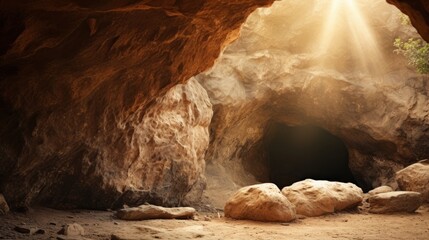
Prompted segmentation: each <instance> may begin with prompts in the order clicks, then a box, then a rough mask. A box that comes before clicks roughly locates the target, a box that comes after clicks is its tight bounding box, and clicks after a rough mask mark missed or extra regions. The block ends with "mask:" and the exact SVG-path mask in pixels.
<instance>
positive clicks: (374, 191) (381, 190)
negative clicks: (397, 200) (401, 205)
mask: <svg viewBox="0 0 429 240" xmlns="http://www.w3.org/2000/svg"><path fill="white" fill-rule="evenodd" d="M393 191H394V190H393V188H391V187H389V186H380V187H377V188H374V189H372V190H371V191H369V192H368V194H369V195H371V196H372V195H375V194H379V193H386V192H393Z"/></svg>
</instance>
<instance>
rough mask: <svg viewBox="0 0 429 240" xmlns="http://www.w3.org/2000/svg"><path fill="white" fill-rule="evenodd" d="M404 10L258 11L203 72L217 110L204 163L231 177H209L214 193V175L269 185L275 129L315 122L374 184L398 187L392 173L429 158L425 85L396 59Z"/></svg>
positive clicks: (285, 5)
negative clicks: (270, 142)
mask: <svg viewBox="0 0 429 240" xmlns="http://www.w3.org/2000/svg"><path fill="white" fill-rule="evenodd" d="M354 2H356V1H354ZM398 13H399V11H397V10H396V9H395V8H394V7H392V6H390V5H388V4H386V3H385V2H383V1H357V2H356V3H355V4H352V3H351V1H298V0H297V1H283V2H276V3H275V4H274V5H273V7H272V8H270V9H260V10H257V11H256V12H255V13H254V14H252V15H251V17H250V18H249V19H248V20H247V22H246V24H245V25H244V27H243V29H242V32H241V36H240V38H239V39H238V40H237V41H236V42H234V43H233V44H232V45H231V46H229V47H228V48H227V49H226V50H225V52H224V53H223V55H222V57H221V58H220V59H219V60H218V62H217V63H216V65H215V67H214V68H213V69H212V70H210V71H209V72H207V73H204V74H200V75H199V76H197V79H198V80H199V81H200V82H201V83H202V85H203V86H204V88H206V89H207V91H208V93H209V96H210V99H211V101H212V103H213V104H214V111H215V113H214V118H213V120H212V124H211V127H210V129H211V138H212V139H211V144H210V147H209V150H208V153H207V156H206V158H207V161H209V162H210V164H211V165H221V166H224V168H225V172H230V173H231V174H227V173H226V174H225V175H226V176H221V177H219V176H207V178H208V179H215V180H213V183H211V182H210V180H209V181H208V194H209V195H210V194H212V195H213V194H215V193H212V192H210V186H211V185H215V184H216V179H218V178H223V179H225V178H229V179H230V180H231V183H233V184H232V185H234V184H236V185H238V186H239V185H246V184H250V183H254V182H257V181H270V179H269V171H270V169H269V168H270V166H269V164H268V163H267V159H268V156H267V152H266V146H265V145H266V144H267V141H266V139H267V138H269V137H270V129H271V126H272V123H282V124H285V125H288V126H301V125H303V126H305V125H312V126H319V127H322V128H323V129H325V130H327V131H328V132H330V133H331V134H333V135H335V136H337V137H338V138H340V139H342V140H343V141H344V143H345V145H346V146H347V149H348V152H349V166H350V168H351V170H352V173H353V175H354V176H355V178H356V180H357V181H358V183H359V184H360V185H361V186H366V187H368V188H370V187H375V186H380V185H382V184H390V185H392V186H394V187H395V183H394V181H393V177H394V173H395V171H396V170H398V169H400V168H402V167H403V166H404V165H408V164H410V163H412V162H415V161H417V160H419V159H423V158H425V157H427V156H428V155H429V141H428V140H429V130H428V129H429V87H428V84H429V82H428V81H429V79H428V78H427V77H424V76H421V75H417V74H415V73H414V71H413V70H412V69H409V68H407V66H406V62H405V61H404V59H402V58H401V56H399V55H397V54H395V53H393V50H394V49H393V47H392V43H393V41H394V39H395V37H397V36H406V35H408V34H412V33H410V31H411V30H407V29H406V28H405V27H404V26H402V25H401V23H400V20H399V18H398ZM304 137H305V136H304ZM308 151H312V149H308ZM311 167H312V166H311V165H309V166H308V168H311ZM235 187H237V186H235Z"/></svg>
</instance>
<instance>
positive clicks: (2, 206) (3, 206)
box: [0, 194, 9, 215]
mask: <svg viewBox="0 0 429 240" xmlns="http://www.w3.org/2000/svg"><path fill="white" fill-rule="evenodd" d="M8 212H9V205H8V204H7V202H6V199H4V196H3V194H0V215H4V214H6V213H8Z"/></svg>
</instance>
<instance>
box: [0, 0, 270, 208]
mask: <svg viewBox="0 0 429 240" xmlns="http://www.w3.org/2000/svg"><path fill="white" fill-rule="evenodd" d="M272 1H273V0H258V1H253V0H252V1H251V0H240V1H233V2H231V1H221V0H219V1H204V0H201V1H192V2H189V1H132V2H130V1H125V0H111V1H95V2H86V1H76V0H70V1H62V2H56V1H51V0H46V1H42V0H39V1H32V2H31V3H23V2H16V1H15V2H14V1H2V2H1V3H0V9H1V15H0V17H1V23H2V24H1V28H0V31H1V32H0V34H1V36H2V40H1V47H0V54H1V59H0V61H1V62H0V78H1V79H2V81H1V83H0V93H1V95H0V99H1V101H0V103H1V112H0V114H1V116H0V121H1V122H0V123H1V129H0V133H1V139H0V141H1V142H0V189H1V190H4V194H5V196H6V197H7V198H8V199H10V203H11V205H12V207H14V206H15V207H16V206H19V205H27V204H30V203H32V202H39V203H43V204H45V205H51V206H57V207H67V206H69V207H88V208H108V207H112V206H113V205H114V204H115V202H116V204H117V205H120V204H121V202H123V201H126V199H127V198H133V196H132V195H134V193H135V194H136V195H139V198H140V199H139V201H145V200H147V201H154V202H158V203H161V204H166V205H168V204H170V205H177V204H179V203H180V202H181V201H182V200H181V198H183V195H184V194H185V193H186V192H188V191H189V190H190V188H191V187H192V185H193V184H194V183H195V181H196V178H198V177H199V172H198V171H196V172H194V173H190V172H189V171H192V169H200V168H201V162H202V161H203V159H202V156H201V155H198V154H200V153H201V151H200V150H201V148H200V147H197V149H196V150H191V151H194V152H192V153H191V152H190V154H194V156H192V158H191V159H175V161H176V162H181V161H182V162H185V161H189V162H188V163H189V164H185V165H183V166H179V165H177V164H174V163H172V162H171V159H170V160H167V161H166V162H163V161H164V159H162V156H161V155H159V154H158V155H157V154H156V153H154V152H152V154H153V155H151V153H147V149H145V147H144V146H141V145H138V144H140V143H141V142H139V141H140V140H139V139H143V138H146V137H147V136H146V135H147V133H146V132H145V131H146V130H145V129H142V124H144V123H145V122H147V121H149V120H147V119H145V118H144V115H145V112H146V111H148V109H149V108H150V106H151V105H154V104H156V103H155V102H156V101H155V99H156V98H157V97H160V96H162V95H164V94H165V93H166V92H167V90H168V89H169V88H171V87H173V86H174V85H176V84H178V83H183V82H184V81H185V80H187V79H189V78H190V77H191V76H193V75H195V74H197V73H199V72H201V71H204V70H206V69H207V68H208V67H210V66H211V65H212V64H213V62H214V60H215V59H216V58H217V57H218V54H219V53H220V51H221V49H222V48H223V47H224V46H226V45H227V44H228V43H229V42H230V41H232V40H233V39H234V38H235V37H236V36H237V33H238V30H239V28H240V26H241V24H242V23H243V22H244V20H245V19H246V18H247V16H248V15H249V14H250V13H251V12H252V11H253V10H254V9H255V8H257V7H261V6H267V5H269V4H271V3H272ZM193 94H198V93H193ZM183 101H184V102H183V103H181V104H184V105H185V106H188V104H189V106H190V108H191V109H192V106H195V104H200V103H198V102H195V103H190V101H192V99H191V100H190V99H187V98H184V99H183ZM172 104H173V105H171V106H170V107H169V108H170V110H167V111H177V110H171V109H173V108H178V109H180V108H181V106H180V104H179V103H172ZM185 106H183V107H184V108H183V109H185V110H188V107H185ZM196 107H197V108H204V107H205V105H204V103H203V105H202V106H196ZM195 113H196V114H200V113H199V112H195ZM183 114H184V115H187V114H188V113H185V112H183ZM189 114H191V115H192V114H193V112H192V111H191V112H189ZM184 117H185V118H189V120H186V119H183V123H181V122H180V121H181V120H179V119H177V121H176V122H175V123H174V124H183V125H185V124H190V125H189V127H190V128H194V126H198V124H199V123H198V121H200V120H201V122H202V124H203V125H201V127H204V124H205V123H206V122H207V119H204V118H206V117H207V118H208V117H209V115H205V116H204V115H200V116H190V115H189V116H184ZM191 118H192V119H191ZM199 118H200V119H199ZM159 124H163V123H159ZM164 124H169V123H164ZM184 128H185V131H184V132H183V134H187V133H188V132H187V131H188V130H186V129H188V126H185V127H184ZM154 132H156V131H154ZM157 134H161V133H160V132H159V133H157ZM169 134H173V132H170V133H169ZM194 134H197V133H194ZM203 135H204V134H203ZM157 136H158V135H154V136H152V137H153V139H152V140H153V141H157V140H158V139H157ZM163 137H166V136H163ZM201 137H202V140H201V141H202V142H204V141H205V140H204V138H205V136H201ZM172 138H173V139H174V138H175V137H172ZM147 140H148V141H149V140H150V139H147ZM175 141H177V144H179V145H180V144H182V145H183V148H187V147H193V146H185V145H186V144H187V143H185V142H182V141H186V139H176V140H175ZM179 145H176V147H175V148H177V147H179ZM161 147H162V146H159V148H158V149H154V151H155V152H156V151H170V152H169V153H166V154H170V155H171V156H173V155H174V154H175V153H172V151H173V149H171V148H168V147H167V146H164V147H163V149H161ZM202 147H203V148H204V146H202ZM184 151H187V150H181V152H177V153H176V154H181V153H183V152H184ZM203 151H204V150H203ZM146 154H148V155H146ZM195 154H196V155H195ZM152 157H155V158H156V159H152ZM160 157H161V158H160ZM184 157H189V155H186V156H184ZM195 158H199V159H198V160H197V159H195ZM155 165H156V166H155ZM191 165H192V166H191ZM139 166H140V167H148V169H144V170H143V171H142V170H138V169H136V168H138V167H139ZM163 171H164V172H165V173H162V172H163ZM187 171H188V172H187ZM133 174H134V176H133ZM137 174H143V175H140V176H139V175H137ZM188 174H190V176H187V175H188ZM155 176H156V177H155ZM176 176H177V177H178V178H179V179H176V178H175V177H176ZM162 178H164V179H162ZM182 180H183V181H184V182H183V183H175V181H177V182H179V181H182ZM136 181H137V182H136ZM154 182H156V183H155V185H156V184H160V185H158V187H156V186H155V185H154ZM166 182H168V185H166V184H164V183H166ZM169 184H173V185H171V186H170V185H169ZM177 184H182V186H178V185H177ZM188 184H190V185H188ZM152 187H155V188H158V189H157V190H156V191H153V190H155V189H152ZM160 188H162V190H161V196H158V195H157V196H154V194H155V192H156V193H157V191H158V190H159V189H160ZM167 192H168V193H167ZM164 194H166V195H164ZM175 196H177V198H176V197H175ZM131 200H132V199H131ZM132 201H133V200H132Z"/></svg>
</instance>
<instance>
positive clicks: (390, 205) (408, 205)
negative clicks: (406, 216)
mask: <svg viewBox="0 0 429 240" xmlns="http://www.w3.org/2000/svg"><path fill="white" fill-rule="evenodd" d="M368 202H369V212H370V213H393V212H408V213H412V212H415V211H416V210H417V209H418V208H419V207H420V205H421V204H422V196H421V194H420V193H418V192H409V191H397V192H387V193H379V194H376V195H374V196H371V197H369V199H368Z"/></svg>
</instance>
